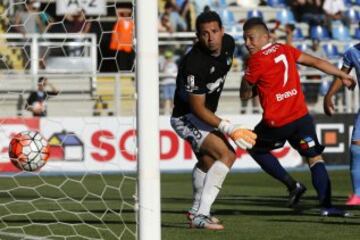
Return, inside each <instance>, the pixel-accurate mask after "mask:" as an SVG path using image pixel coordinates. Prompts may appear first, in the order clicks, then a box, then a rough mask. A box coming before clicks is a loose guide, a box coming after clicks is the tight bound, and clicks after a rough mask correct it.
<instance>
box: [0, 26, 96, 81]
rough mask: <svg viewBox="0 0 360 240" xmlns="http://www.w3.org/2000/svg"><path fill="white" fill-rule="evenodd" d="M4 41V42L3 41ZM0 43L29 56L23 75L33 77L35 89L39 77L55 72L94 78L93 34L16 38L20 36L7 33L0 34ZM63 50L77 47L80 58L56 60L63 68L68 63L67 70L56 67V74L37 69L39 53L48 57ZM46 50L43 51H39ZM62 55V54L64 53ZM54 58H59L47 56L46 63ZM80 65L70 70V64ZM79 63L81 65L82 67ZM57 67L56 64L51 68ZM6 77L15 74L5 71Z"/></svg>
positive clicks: (28, 35)
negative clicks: (28, 62)
mask: <svg viewBox="0 0 360 240" xmlns="http://www.w3.org/2000/svg"><path fill="white" fill-rule="evenodd" d="M3 40H6V41H3ZM0 41H1V42H2V44H5V46H7V47H12V48H21V50H22V52H23V53H24V52H25V51H27V49H29V50H28V54H29V56H26V57H29V59H30V69H28V70H26V72H29V73H31V75H32V76H33V77H34V79H33V86H36V79H37V76H38V75H43V74H46V73H49V72H51V71H54V72H56V73H59V72H61V73H67V74H72V73H74V72H75V73H86V74H90V75H92V76H94V75H96V72H97V43H96V35H95V34H78V33H66V34H65V33H45V34H24V35H23V34H19V33H6V34H0ZM66 47H79V48H83V49H84V50H83V51H81V56H77V57H70V56H65V57H64V58H62V59H59V60H60V61H58V62H60V63H61V61H62V62H63V63H64V64H66V61H68V64H67V67H63V68H61V64H60V65H58V66H56V67H57V68H56V69H55V70H51V69H47V68H45V69H40V67H39V61H40V60H41V56H40V53H41V52H43V53H46V54H48V53H49V51H50V52H51V50H52V49H54V48H66ZM42 50H45V51H42ZM64 52H65V50H64ZM56 58H61V57H60V56H51V55H50V56H48V57H47V59H46V61H49V62H51V60H55V59H56ZM74 61H75V62H76V63H78V64H79V66H81V67H79V69H77V70H74V68H70V67H71V66H72V65H73V62H74ZM81 63H82V64H81ZM54 65H56V64H54ZM6 73H11V74H17V73H18V72H16V71H13V70H11V69H7V70H6V71H5V74H6ZM91 80H92V81H91V82H92V84H93V86H92V87H93V88H95V87H96V86H95V83H96V81H95V79H93V77H92V79H91Z"/></svg>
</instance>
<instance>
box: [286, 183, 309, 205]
mask: <svg viewBox="0 0 360 240" xmlns="http://www.w3.org/2000/svg"><path fill="white" fill-rule="evenodd" d="M305 192H306V187H305V186H304V184H302V183H300V182H297V183H296V187H295V188H294V189H292V190H289V201H288V207H290V208H292V207H295V206H296V205H297V204H298V203H299V201H300V198H301V196H302V195H303V194H304V193H305Z"/></svg>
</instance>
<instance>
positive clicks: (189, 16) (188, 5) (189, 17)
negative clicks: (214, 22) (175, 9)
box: [180, 0, 196, 32]
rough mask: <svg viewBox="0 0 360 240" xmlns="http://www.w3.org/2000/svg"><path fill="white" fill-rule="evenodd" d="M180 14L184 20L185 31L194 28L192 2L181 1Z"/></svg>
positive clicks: (194, 16)
mask: <svg viewBox="0 0 360 240" xmlns="http://www.w3.org/2000/svg"><path fill="white" fill-rule="evenodd" d="M180 15H181V17H182V18H183V19H184V20H185V23H186V31H188V32H191V31H193V30H194V29H195V21H194V19H195V18H196V12H195V9H194V4H193V3H192V2H191V1H190V0H184V1H182V4H181V7H180Z"/></svg>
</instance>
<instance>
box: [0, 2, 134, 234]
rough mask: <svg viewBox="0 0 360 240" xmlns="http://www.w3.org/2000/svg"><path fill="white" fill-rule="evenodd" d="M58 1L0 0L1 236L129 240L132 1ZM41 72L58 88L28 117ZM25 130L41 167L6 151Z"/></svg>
mask: <svg viewBox="0 0 360 240" xmlns="http://www.w3.org/2000/svg"><path fill="white" fill-rule="evenodd" d="M59 2H61V1H55V0H50V1H41V2H40V1H39V2H37V1H1V2H0V72H1V73H2V74H0V80H1V81H0V89H1V90H0V107H1V108H2V109H3V111H1V113H0V144H1V153H0V154H1V155H0V171H1V172H2V173H0V178H1V186H0V239H136V222H137V221H136V212H135V205H136V203H135V199H136V198H135V195H136V176H135V174H133V172H134V171H135V169H136V166H135V163H134V160H135V159H136V155H135V152H136V145H135V136H134V129H135V120H134V119H135V118H134V115H135V112H136V111H135V100H134V95H135V89H134V74H133V70H134V57H135V53H134V50H133V48H132V39H133V33H132V29H133V26H131V24H133V19H134V16H133V8H134V4H132V5H131V4H130V3H132V2H124V1H122V2H116V1H68V2H72V4H75V5H74V6H70V7H69V6H67V7H66V8H65V10H64V12H63V13H60V14H57V11H61V9H60V7H61V6H57V4H59ZM63 2H66V1H63ZM79 2H81V3H79ZM95 3H96V4H98V3H99V5H97V6H92V5H91V4H95ZM102 3H103V5H102ZM79 4H80V5H79ZM63 7H64V6H63ZM59 9H60V10H59ZM64 13H66V14H65V15H64ZM39 21H40V22H41V24H39ZM129 24H130V28H129ZM115 30H116V31H127V34H128V38H127V39H126V38H125V39H123V38H120V34H118V33H117V32H115ZM129 39H130V40H129ZM118 73H120V74H118ZM41 76H45V77H46V78H47V79H48V81H49V82H50V83H51V84H49V86H47V89H50V90H49V91H51V86H50V85H53V86H54V87H55V88H56V89H57V90H58V91H59V93H58V95H57V96H55V97H53V98H49V99H46V109H47V115H48V116H47V117H45V118H33V117H32V113H31V112H30V111H27V110H26V104H27V97H28V96H29V94H30V91H32V90H34V89H36V88H37V80H38V78H39V77H41ZM120 84H121V86H120ZM28 129H31V130H36V131H40V132H41V133H42V134H43V135H44V136H45V137H46V138H47V139H48V140H49V144H50V147H51V150H50V160H49V161H48V163H47V164H46V165H45V166H44V168H43V169H41V170H40V171H39V172H21V171H18V170H17V169H16V168H15V167H14V166H13V165H12V163H11V162H10V160H9V157H8V155H7V150H8V144H9V142H10V139H11V137H12V136H13V135H14V134H16V133H17V132H19V131H23V130H28Z"/></svg>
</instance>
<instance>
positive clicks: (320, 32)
mask: <svg viewBox="0 0 360 240" xmlns="http://www.w3.org/2000/svg"><path fill="white" fill-rule="evenodd" d="M310 38H311V39H317V40H320V41H324V40H329V39H330V34H329V31H328V30H327V29H326V28H324V27H322V26H320V25H318V26H312V27H311V28H310Z"/></svg>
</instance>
